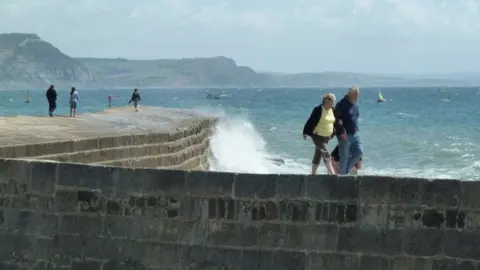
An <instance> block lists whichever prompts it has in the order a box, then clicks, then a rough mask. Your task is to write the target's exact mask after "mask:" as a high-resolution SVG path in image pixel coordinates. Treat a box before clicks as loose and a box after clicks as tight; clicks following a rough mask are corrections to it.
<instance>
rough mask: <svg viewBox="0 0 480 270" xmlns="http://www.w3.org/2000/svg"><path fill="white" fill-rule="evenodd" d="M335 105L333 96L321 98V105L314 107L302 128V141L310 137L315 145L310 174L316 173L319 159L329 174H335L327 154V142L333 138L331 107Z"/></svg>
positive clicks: (333, 117) (333, 118)
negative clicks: (321, 159)
mask: <svg viewBox="0 0 480 270" xmlns="http://www.w3.org/2000/svg"><path fill="white" fill-rule="evenodd" d="M334 104H335V95H333V94H331V93H328V94H325V95H324V96H323V100H322V104H321V105H319V106H317V107H315V108H314V109H313V111H312V114H311V115H310V117H309V118H308V120H307V122H306V123H305V126H304V128H303V139H306V138H307V136H310V138H311V139H312V141H313V143H314V144H315V154H314V155H313V159H312V174H316V173H317V169H318V165H319V164H320V158H323V163H325V166H326V167H327V171H328V173H330V174H335V171H334V170H333V167H332V161H331V160H330V154H329V152H328V148H327V145H328V141H329V140H330V139H331V138H332V137H333V135H334V134H335V133H334V130H333V124H334V123H335V115H334V114H333V109H332V108H333V105H334Z"/></svg>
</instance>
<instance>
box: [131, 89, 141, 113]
mask: <svg viewBox="0 0 480 270" xmlns="http://www.w3.org/2000/svg"><path fill="white" fill-rule="evenodd" d="M140 100H142V99H141V98H140V94H139V93H138V89H137V88H135V89H134V90H133V93H132V98H131V99H130V101H129V102H128V104H130V103H132V102H133V107H134V108H135V111H137V112H138V102H140Z"/></svg>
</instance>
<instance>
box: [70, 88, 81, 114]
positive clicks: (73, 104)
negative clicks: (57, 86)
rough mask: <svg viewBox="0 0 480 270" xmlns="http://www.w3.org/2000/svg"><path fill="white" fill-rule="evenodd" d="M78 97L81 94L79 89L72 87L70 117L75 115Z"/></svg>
mask: <svg viewBox="0 0 480 270" xmlns="http://www.w3.org/2000/svg"><path fill="white" fill-rule="evenodd" d="M78 98H79V95H78V92H77V90H76V89H75V87H72V90H71V91H70V117H75V114H76V112H77V104H78Z"/></svg>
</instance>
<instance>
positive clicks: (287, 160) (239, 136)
mask: <svg viewBox="0 0 480 270" xmlns="http://www.w3.org/2000/svg"><path fill="white" fill-rule="evenodd" d="M210 147H211V150H212V154H213V155H212V158H211V160H210V168H211V170H213V171H226V172H242V173H259V174H269V173H278V174H285V173H288V174H304V173H307V172H308V171H309V166H306V165H305V164H304V163H303V162H302V163H300V162H298V161H297V160H295V159H294V158H291V157H288V156H286V155H281V154H278V153H274V152H271V151H268V150H267V143H266V142H265V140H264V138H263V137H262V135H261V134H260V133H259V132H258V131H257V130H256V129H255V127H254V125H253V124H252V123H251V122H250V121H249V120H248V117H246V116H242V115H238V116H234V117H226V116H221V117H220V122H219V124H218V125H217V127H216V130H215V132H214V134H213V136H212V138H211V140H210Z"/></svg>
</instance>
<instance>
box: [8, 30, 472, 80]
mask: <svg viewBox="0 0 480 270" xmlns="http://www.w3.org/2000/svg"><path fill="white" fill-rule="evenodd" d="M477 78H478V77H475V76H473V77H472V76H470V77H468V78H467V79H466V78H464V77H461V76H459V75H458V74H457V75H455V76H446V75H441V76H440V75H429V76H427V78H424V77H419V76H413V75H378V74H377V75H373V74H363V73H351V72H320V73H299V74H273V73H257V72H255V71H254V70H252V69H251V68H249V67H245V66H238V65H237V64H236V63H235V61H234V60H232V59H230V58H227V57H224V56H218V57H210V58H184V59H159V60H127V59H123V58H115V59H103V58H72V57H70V56H68V55H66V54H64V53H63V52H61V51H60V50H59V49H57V48H56V47H55V46H53V45H52V44H50V43H48V42H47V41H45V40H42V39H41V38H40V37H38V36H37V35H35V34H22V33H10V34H0V89H26V88H27V89H28V88H44V87H45V86H46V85H48V84H55V85H57V86H59V87H69V86H71V85H76V86H77V87H88V88H115V87H117V88H121V87H142V88H155V87H309V86H317V87H347V86H350V85H354V84H357V85H361V86H364V87H365V86H441V85H445V86H465V85H478V84H480V80H478V79H477Z"/></svg>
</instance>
